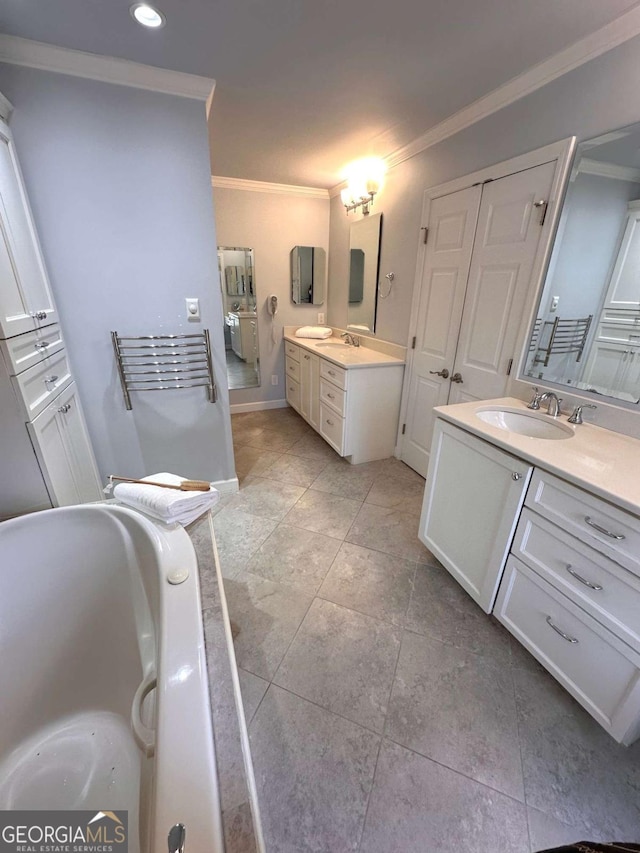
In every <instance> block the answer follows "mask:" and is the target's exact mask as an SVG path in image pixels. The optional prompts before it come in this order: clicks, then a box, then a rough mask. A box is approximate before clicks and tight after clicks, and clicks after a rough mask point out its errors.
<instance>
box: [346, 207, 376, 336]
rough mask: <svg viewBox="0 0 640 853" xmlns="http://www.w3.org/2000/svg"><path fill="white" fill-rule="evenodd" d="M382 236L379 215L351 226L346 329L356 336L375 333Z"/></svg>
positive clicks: (367, 217) (366, 217) (368, 217)
mask: <svg viewBox="0 0 640 853" xmlns="http://www.w3.org/2000/svg"><path fill="white" fill-rule="evenodd" d="M381 234H382V214H381V213H377V214H376V215H375V216H371V215H369V216H365V217H363V218H362V219H360V220H359V221H358V222H353V223H351V230H350V232H349V296H348V299H349V306H348V311H347V329H353V331H355V332H365V333H373V332H375V329H376V310H377V304H378V274H379V269H380V237H381Z"/></svg>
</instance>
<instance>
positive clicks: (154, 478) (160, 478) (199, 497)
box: [113, 473, 220, 526]
mask: <svg viewBox="0 0 640 853" xmlns="http://www.w3.org/2000/svg"><path fill="white" fill-rule="evenodd" d="M143 479H144V480H145V482H148V483H149V485H148V486H143V485H139V484H138V483H119V484H118V485H117V486H116V487H115V489H114V490H113V496H114V498H116V499H117V500H118V501H120V503H122V504H125V505H126V506H130V507H131V508H132V509H137V510H139V511H140V512H143V513H145V515H150V516H151V518H155V519H156V520H157V521H164V522H165V524H182V525H183V526H184V525H187V524H191V522H192V521H195V520H196V518H199V517H200V516H201V515H202V514H203V513H204V512H207V510H209V509H211V507H212V506H214V505H215V504H216V503H217V502H218V501H219V500H220V492H218V490H217V489H214V488H213V487H212V488H211V489H210V490H209V491H208V492H177V491H175V490H174V489H163V488H161V487H160V486H154V485H153V483H154V482H156V483H168V484H169V485H170V486H178V485H180V483H181V482H182V481H183V480H184V479H185V478H184V477H178V476H177V475H176V474H166V473H163V474H152V475H151V476H150V477H144V478H143Z"/></svg>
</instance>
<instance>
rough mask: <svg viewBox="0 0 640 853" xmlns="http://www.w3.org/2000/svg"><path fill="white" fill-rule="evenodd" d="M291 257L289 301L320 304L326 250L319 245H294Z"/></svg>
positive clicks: (301, 303)
mask: <svg viewBox="0 0 640 853" xmlns="http://www.w3.org/2000/svg"><path fill="white" fill-rule="evenodd" d="M290 258H291V301H292V302H293V303H294V304H295V305H305V304H306V305H322V303H323V302H324V289H325V279H326V275H327V264H326V252H325V250H324V249H321V248H320V247H319V246H294V247H293V249H292V250H291V254H290Z"/></svg>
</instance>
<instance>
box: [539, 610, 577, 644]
mask: <svg viewBox="0 0 640 853" xmlns="http://www.w3.org/2000/svg"><path fill="white" fill-rule="evenodd" d="M547 625H548V626H549V627H550V628H553V630H554V631H555V632H556V634H560V636H561V637H562V639H563V640H566V641H567V643H579V642H580V640H577V639H576V638H575V637H570V636H569V635H568V634H565V632H564V631H562V630H561V629H560V628H558V626H557V625H554V624H553V622H552V621H551V616H547Z"/></svg>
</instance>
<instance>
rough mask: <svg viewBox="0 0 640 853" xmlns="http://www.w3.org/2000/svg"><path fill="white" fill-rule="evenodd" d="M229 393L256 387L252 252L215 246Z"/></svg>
mask: <svg viewBox="0 0 640 853" xmlns="http://www.w3.org/2000/svg"><path fill="white" fill-rule="evenodd" d="M218 270H219V273H220V288H221V290H222V304H223V307H224V346H225V357H226V362H227V380H228V383H229V389H230V390H232V391H235V390H237V389H238V388H255V387H256V386H258V385H260V347H259V344H258V315H257V312H256V289H255V278H254V269H253V249H247V248H244V247H239V246H218Z"/></svg>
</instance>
